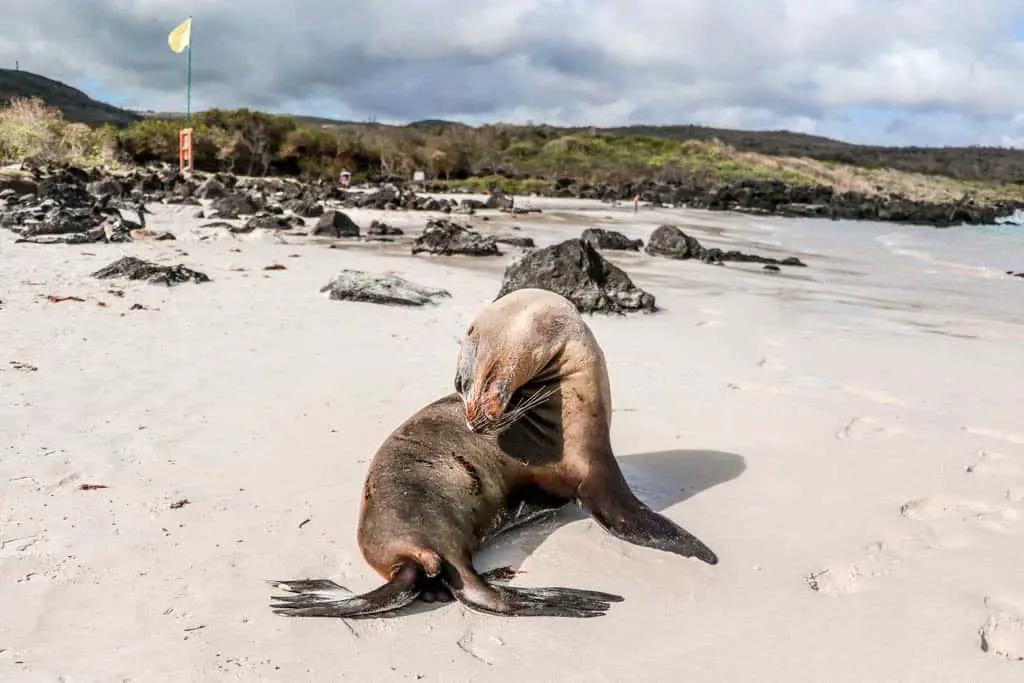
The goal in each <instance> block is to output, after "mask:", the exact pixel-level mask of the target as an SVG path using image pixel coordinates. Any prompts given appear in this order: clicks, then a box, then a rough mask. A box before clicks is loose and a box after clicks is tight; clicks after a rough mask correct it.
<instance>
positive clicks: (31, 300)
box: [0, 198, 1024, 683]
mask: <svg viewBox="0 0 1024 683" xmlns="http://www.w3.org/2000/svg"><path fill="white" fill-rule="evenodd" d="M527 205H533V206H537V207H539V208H541V209H543V213H540V214H528V215H522V216H509V215H505V214H499V213H498V212H496V211H481V212H479V214H478V215H477V216H474V217H471V218H469V219H467V220H466V222H469V223H471V224H472V225H473V226H474V227H476V228H478V229H480V230H481V231H482V232H493V231H500V232H503V233H508V234H516V235H522V236H529V237H533V238H534V239H535V240H537V243H538V245H539V246H546V245H548V244H552V243H554V242H557V241H560V240H561V239H566V238H569V237H578V236H579V234H580V232H581V231H582V230H583V229H584V228H586V227H590V226H599V227H606V228H612V229H615V230H619V231H621V232H623V233H625V234H627V235H628V236H630V237H640V238H643V239H644V240H646V239H647V238H648V236H649V235H650V233H651V231H652V230H653V229H654V228H655V227H656V226H658V225H660V224H662V223H674V224H676V225H677V226H679V227H680V228H681V229H683V230H684V231H685V232H686V233H687V234H691V235H693V236H695V237H697V238H698V239H699V240H701V242H702V243H704V244H705V245H707V246H728V247H735V248H742V249H743V250H745V251H751V252H754V253H759V254H763V255H767V256H776V257H784V256H790V255H796V256H799V257H800V258H801V259H802V260H804V261H805V262H806V263H807V264H808V268H806V269H783V272H781V273H769V272H765V271H763V270H762V268H761V266H759V265H757V264H729V265H727V266H724V267H717V266H710V265H706V264H703V263H699V262H692V261H686V262H680V261H672V260H668V259H659V258H655V257H651V256H648V255H646V254H643V253H618V252H605V256H607V257H608V258H609V259H610V260H612V261H613V262H615V263H617V264H618V265H620V266H621V267H622V268H624V269H625V270H626V272H627V273H629V275H630V276H631V277H632V278H633V280H634V282H635V283H636V284H637V285H638V286H640V287H643V288H644V289H647V290H648V291H650V292H651V293H652V294H654V295H655V296H656V298H657V303H658V306H659V307H660V308H661V309H662V310H661V311H659V312H658V313H656V314H653V315H630V316H621V317H620V316H603V315H596V316H589V317H588V318H587V320H588V323H589V324H590V325H591V327H592V329H593V330H594V332H595V334H596V336H597V338H598V340H599V341H600V343H601V344H602V346H603V348H604V351H605V354H606V357H607V360H608V364H609V369H610V373H611V382H612V393H613V400H614V407H615V413H614V422H613V427H612V437H613V443H614V447H615V449H616V452H617V454H618V456H619V458H620V460H621V464H622V467H623V470H624V471H625V473H626V475H627V478H628V479H629V480H630V483H631V484H632V485H633V487H634V489H635V490H636V492H637V495H638V496H639V497H641V498H642V499H643V500H645V501H647V502H648V503H649V504H650V505H651V506H652V507H654V508H655V509H657V510H659V511H661V512H662V513H664V514H665V515H667V516H668V517H670V518H672V519H673V520H675V521H676V522H677V523H679V524H680V525H682V526H683V527H685V528H686V529H688V530H690V531H691V532H693V533H694V534H696V535H697V536H699V537H700V538H701V539H702V540H703V541H704V542H706V543H707V544H708V545H709V546H710V547H711V548H712V549H713V550H714V551H715V552H716V553H717V554H718V556H719V558H720V562H719V564H718V565H716V566H708V565H704V564H701V563H699V562H697V561H696V560H686V559H683V558H680V557H678V556H675V555H671V554H668V553H664V552H659V551H656V550H650V549H645V548H641V547H637V546H632V545H629V544H626V543H624V542H622V541H620V540H617V539H616V538H613V537H612V536H611V535H609V534H607V533H606V532H604V531H603V530H601V529H600V528H599V527H598V526H597V525H596V524H595V523H594V522H593V521H592V520H591V519H590V518H588V517H586V516H584V515H583V514H581V513H580V512H579V511H577V510H565V511H563V513H561V514H560V515H559V516H558V518H557V520H556V521H555V522H553V523H545V524H540V525H537V526H535V527H532V528H527V529H524V530H521V531H515V532H512V533H511V534H510V535H509V536H507V537H505V538H503V539H501V540H500V541H498V542H497V543H496V544H495V545H494V546H493V547H491V548H489V549H488V550H486V551H485V552H483V553H481V554H480V555H479V556H478V558H477V566H478V568H480V569H487V568H490V567H495V566H501V565H506V564H510V565H512V566H513V567H517V568H520V569H522V570H524V571H525V573H524V574H523V575H521V576H519V577H517V578H516V579H515V580H514V583H513V585H522V586H569V587H574V588H586V589H593V590H601V591H608V592H612V593H617V594H619V595H622V596H623V598H624V601H623V602H621V603H617V604H614V605H613V606H612V607H611V609H610V610H609V612H608V613H607V615H605V616H603V617H601V618H596V619H586V620H574V619H555V618H520V619H506V618H499V617H493V616H487V615H483V614H476V613H472V612H469V611H467V610H466V609H465V608H464V607H462V606H461V605H459V604H458V603H448V604H441V605H426V604H420V605H417V606H416V607H415V608H414V609H412V610H408V611H406V612H403V613H402V614H401V615H400V616H398V617H396V618H378V619H364V620H358V621H348V622H344V621H339V620H332V619H288V618H284V617H281V616H277V615H275V614H273V613H272V612H271V610H270V607H269V604H270V600H269V596H270V595H271V593H272V592H273V589H272V587H271V586H269V585H268V584H267V583H266V580H268V579H298V578H331V579H333V580H335V581H337V582H338V583H340V584H342V585H345V586H347V587H348V588H350V589H352V590H355V591H359V592H361V591H364V590H367V589H370V588H372V587H374V586H376V585H379V583H380V579H379V577H378V576H377V575H376V574H374V573H373V572H372V570H371V569H370V568H369V566H368V565H367V564H366V563H365V562H364V561H363V559H362V557H361V556H360V554H359V551H358V549H357V547H356V542H355V530H356V520H357V517H358V513H359V500H360V489H361V486H362V481H363V477H364V475H365V472H366V468H367V465H368V463H369V460H370V458H371V457H372V455H373V453H374V451H375V449H376V448H377V446H378V445H379V444H380V443H381V441H382V440H383V439H384V438H385V437H386V436H387V435H388V433H389V432H390V431H391V430H392V429H393V428H394V427H396V426H397V425H398V424H399V423H400V422H402V421H403V420H405V419H406V418H407V417H408V416H409V415H411V414H412V413H413V412H414V411H416V410H417V409H418V408H420V407H421V406H422V405H424V404H425V403H427V402H429V401H431V400H433V399H435V398H438V397H440V396H441V395H443V394H445V393H448V392H450V391H451V390H452V380H453V376H454V372H455V360H456V355H457V349H458V347H457V342H458V339H459V337H460V336H461V334H462V332H463V330H464V328H465V326H466V325H467V323H468V320H469V319H470V317H471V316H472V315H473V314H474V313H475V312H476V311H477V310H479V308H481V307H482V306H484V305H486V304H487V303H488V302H489V301H490V300H491V299H493V297H494V295H495V293H496V292H497V290H498V287H499V285H500V283H501V276H502V272H503V269H504V267H505V265H506V264H507V263H509V262H510V261H511V260H512V259H513V258H514V257H515V256H516V254H517V253H519V250H518V249H516V248H512V247H507V246H502V249H503V251H504V252H505V253H504V255H503V256H501V257H494V258H485V257H484V258H471V257H434V256H426V255H420V256H415V257H414V256H411V255H410V254H409V249H408V245H407V243H400V244H397V245H393V246H387V245H371V244H359V243H346V242H343V241H341V240H339V241H338V242H339V247H338V248H328V244H329V243H330V242H331V240H324V239H317V238H308V237H304V236H295V235H287V236H283V237H280V238H279V239H273V238H270V237H269V236H267V235H263V236H262V237H260V236H259V235H260V234H261V233H259V231H257V233H253V235H256V236H242V237H234V236H231V235H230V234H228V233H226V232H217V233H215V234H214V237H211V238H210V239H206V240H201V239H199V238H198V235H199V234H202V230H201V229H198V228H197V227H196V226H198V225H199V223H200V222H201V221H197V220H195V219H194V218H192V215H193V213H194V212H195V207H188V206H161V205H150V208H151V209H152V210H153V211H154V212H155V215H154V216H153V217H151V220H150V223H151V227H154V228H158V229H167V230H170V231H172V232H174V233H175V234H176V235H177V236H178V238H179V239H178V240H176V241H167V242H137V243H130V244H104V243H100V244H87V245H72V246H68V245H50V246H47V245H36V244H15V243H14V235H12V234H11V233H9V232H8V231H5V230H0V434H2V435H3V441H2V443H0V681H10V682H11V683H35V682H36V681H66V682H75V683H78V682H81V681H89V682H92V681H96V682H99V681H103V682H106V681H117V682H121V681H132V682H137V683H156V682H163V681H175V682H191V681H197V682H198V681H204V682H207V681H268V682H280V683H297V682H299V681H315V682H320V681H375V682H376V681H431V682H432V681H438V682H442V681H443V682H446V683H448V682H451V683H455V682H460V681H552V682H556V681H581V682H586V683H598V682H604V681H682V680H686V681H695V682H696V681H719V682H723V681H729V682H732V681H742V682H746V681H750V682H758V683H767V682H776V681H778V682H780V683H803V682H815V683H825V682H827V683H847V682H849V683H867V682H872V683H895V682H900V683H910V682H921V683H944V682H947V681H948V682H958V683H961V682H962V683H967V682H976V681H985V683H1003V682H1007V683H1009V682H1013V683H1019V682H1020V681H1021V680H1024V661H1018V660H1019V659H1020V658H1024V281H1022V280H1019V279H1015V278H1009V277H1006V276H1005V275H1004V272H1003V271H1005V270H1009V269H1015V270H1024V239H1022V238H1019V237H1017V238H1014V237H1013V235H1012V234H1011V232H1012V230H1013V228H1010V227H1009V226H1006V227H1003V228H999V229H996V228H989V229H981V228H970V229H968V228H954V229H951V230H944V231H943V230H934V229H932V228H924V227H916V228H911V227H900V226H895V225H891V224H888V225H883V224H857V223H839V222H835V223H834V222H829V221H817V220H807V221H794V220H785V219H780V218H773V217H755V216H742V215H733V214H726V213H709V212H697V211H686V210H667V209H659V210H655V209H650V208H647V207H642V208H641V210H640V212H639V213H637V214H635V215H634V214H633V212H632V207H631V206H627V205H625V204H624V205H622V206H620V207H612V206H609V205H607V204H601V203H599V202H596V201H581V200H553V199H551V200H546V199H531V198H519V199H517V206H527ZM346 213H348V214H349V215H350V216H351V217H352V218H353V219H354V220H355V221H356V222H357V223H359V224H360V225H361V226H363V228H364V229H365V227H366V226H367V225H368V224H369V222H370V221H371V220H372V219H374V218H379V219H382V220H385V221H386V222H388V223H390V224H393V225H397V226H399V227H402V228H405V229H407V230H420V229H422V227H423V225H424V223H425V221H426V219H427V218H428V217H430V216H433V215H436V214H429V213H424V212H412V211H410V212H401V211H392V212H385V211H373V210H352V211H346ZM484 216H488V217H489V220H487V221H483V220H482V218H483V217H484ZM458 218H459V219H463V218H464V217H458ZM512 225H515V226H519V227H520V228H521V230H519V231H515V232H514V233H512V232H511V226H512ZM1017 230H1019V228H1018V229H1017ZM1000 231H1001V232H1000ZM206 234H211V231H210V230H206ZM123 255H135V256H139V257H141V258H145V259H150V260H154V261H158V262H161V263H182V264H184V265H186V266H189V267H192V268H195V269H198V270H200V271H203V272H205V273H207V274H208V275H209V276H210V277H211V278H212V281H211V282H208V283H204V284H199V285H196V284H192V283H186V284H182V285H179V286H175V287H172V288H168V287H162V286H155V285H150V284H145V283H138V282H127V281H119V280H97V279H93V278H91V277H89V274H90V273H92V272H93V271H95V270H97V269H98V268H100V267H102V266H105V265H107V264H108V263H110V262H112V261H114V260H116V259H117V258H120V257H121V256H123ZM271 264H282V265H284V266H286V269H284V270H273V271H265V270H263V268H264V267H265V266H268V265H271ZM341 268H357V269H361V270H367V271H372V272H384V271H393V272H395V273H396V274H398V275H401V276H402V277H405V278H408V279H410V280H412V281H413V282H416V283H418V284H422V285H427V286H436V287H443V288H445V289H447V290H449V291H450V292H451V294H452V297H451V298H450V299H444V300H442V301H441V302H440V303H439V304H438V305H436V306H425V307H422V308H400V307H387V306H381V305H374V304H368V303H354V302H341V301H332V300H329V299H328V298H327V297H326V296H325V295H323V294H320V293H319V291H318V290H319V289H320V287H321V286H322V285H323V284H325V283H326V282H327V281H328V280H329V279H330V278H331V276H332V275H333V274H334V273H335V272H336V271H338V270H339V269H341ZM112 290H117V291H121V292H123V296H119V295H117V294H115V293H111V292H112ZM48 295H55V296H77V297H80V298H82V299H84V301H81V302H79V301H73V300H72V301H64V302H60V303H53V302H51V301H49V300H48V299H47V296H48ZM135 304H141V305H142V308H135V309H134V310H133V306H134V305H135ZM86 484H88V485H102V486H106V487H107V488H96V489H91V490H83V489H82V485H86ZM181 501H187V503H184V504H182V503H181ZM982 633H984V642H985V643H986V646H987V651H984V650H983V648H982V642H983V638H982Z"/></svg>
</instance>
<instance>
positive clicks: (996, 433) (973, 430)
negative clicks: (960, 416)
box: [963, 425, 1024, 446]
mask: <svg viewBox="0 0 1024 683" xmlns="http://www.w3.org/2000/svg"><path fill="white" fill-rule="evenodd" d="M963 430H964V431H965V432H967V433H968V434H974V435H975V436H985V437H988V438H989V439H995V440H996V441H1005V442H1007V443H1012V444H1017V445H1021V446H1024V434H1015V433H1013V432H1004V431H1000V430H998V429H988V428H987V427H972V426H970V425H968V426H966V427H963Z"/></svg>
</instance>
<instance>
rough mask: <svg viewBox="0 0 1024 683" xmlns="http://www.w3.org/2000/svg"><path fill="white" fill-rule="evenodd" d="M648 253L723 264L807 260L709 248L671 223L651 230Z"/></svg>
mask: <svg viewBox="0 0 1024 683" xmlns="http://www.w3.org/2000/svg"><path fill="white" fill-rule="evenodd" d="M646 251H647V253H648V254H650V255H652V256H664V257H667V258H672V259H697V260H699V261H703V262H704V263H715V264H722V263H725V262H726V261H735V262H740V263H763V264H767V265H773V266H799V267H805V266H806V265H807V264H806V263H804V262H803V261H801V260H800V259H798V258H797V257H795V256H788V257H786V258H784V259H776V258H771V257H770V256H758V255H757V254H747V253H745V252H742V251H736V250H735V249H730V250H729V251H723V250H721V249H718V248H717V247H713V248H711V249H708V248H706V247H704V246H703V245H701V243H700V242H698V241H697V238H696V237H691V236H690V235H687V234H686V233H684V232H683V231H682V230H680V229H679V228H677V227H676V226H674V225H661V226H658V227H657V228H655V230H654V232H652V233H651V238H650V240H648V242H647V249H646Z"/></svg>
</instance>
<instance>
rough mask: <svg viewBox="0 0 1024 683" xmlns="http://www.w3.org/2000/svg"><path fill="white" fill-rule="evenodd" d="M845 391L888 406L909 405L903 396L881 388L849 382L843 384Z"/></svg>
mask: <svg viewBox="0 0 1024 683" xmlns="http://www.w3.org/2000/svg"><path fill="white" fill-rule="evenodd" d="M843 391H845V392H846V393H848V394H853V395H854V396H858V397H860V398H866V399H867V400H869V401H874V402H875V403H881V404H882V405H886V406H905V405H907V402H906V401H904V400H903V399H902V398H897V397H896V396H893V395H892V394H890V393H887V392H885V391H882V390H880V389H868V388H865V387H857V386H852V385H849V384H847V385H844V386H843Z"/></svg>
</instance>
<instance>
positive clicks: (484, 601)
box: [441, 566, 622, 619]
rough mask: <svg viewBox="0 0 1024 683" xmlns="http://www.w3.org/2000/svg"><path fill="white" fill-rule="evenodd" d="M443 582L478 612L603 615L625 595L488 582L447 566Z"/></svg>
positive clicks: (583, 617) (524, 615)
mask: <svg viewBox="0 0 1024 683" xmlns="http://www.w3.org/2000/svg"><path fill="white" fill-rule="evenodd" d="M441 580H442V581H443V582H444V585H445V586H446V587H447V588H448V590H449V591H451V593H452V595H454V596H455V598H456V599H457V600H458V601H459V602H461V603H462V604H463V605H465V606H466V607H468V608H469V609H471V610H473V611H475V612H483V613H484V614H496V615H499V616H506V617H575V618H578V619H585V618H589V617H600V616H603V615H604V613H605V612H606V611H607V610H608V608H609V607H611V603H613V602H622V596H619V595H614V594H612V593H602V592H600V591H588V590H580V589H577V588H560V587H552V588H511V587H509V586H501V585H495V584H491V583H488V582H487V581H485V580H484V579H483V578H482V577H481V576H480V575H479V574H477V573H476V572H475V571H474V570H473V569H472V567H469V568H464V569H456V568H455V567H450V566H449V567H447V568H446V571H445V572H444V573H443V574H442V579H441Z"/></svg>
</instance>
